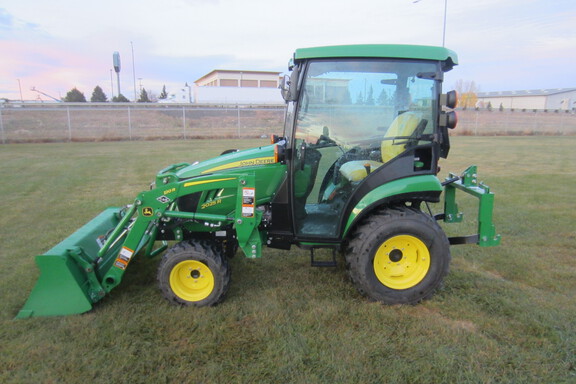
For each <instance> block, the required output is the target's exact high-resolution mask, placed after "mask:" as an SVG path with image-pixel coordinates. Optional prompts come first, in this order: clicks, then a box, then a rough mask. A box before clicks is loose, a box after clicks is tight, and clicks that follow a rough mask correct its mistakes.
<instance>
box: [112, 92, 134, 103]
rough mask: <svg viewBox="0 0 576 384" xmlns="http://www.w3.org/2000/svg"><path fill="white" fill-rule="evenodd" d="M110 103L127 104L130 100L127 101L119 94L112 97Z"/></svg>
mask: <svg viewBox="0 0 576 384" xmlns="http://www.w3.org/2000/svg"><path fill="white" fill-rule="evenodd" d="M112 102H114V103H129V102H130V100H128V99H127V98H126V96H124V95H123V94H120V96H114V97H113V98H112Z"/></svg>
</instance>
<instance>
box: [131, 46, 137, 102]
mask: <svg viewBox="0 0 576 384" xmlns="http://www.w3.org/2000/svg"><path fill="white" fill-rule="evenodd" d="M130 46H131V47H132V77H133V78H134V101H136V100H138V97H137V96H136V69H135V68H136V67H135V66H134V44H133V43H132V42H130Z"/></svg>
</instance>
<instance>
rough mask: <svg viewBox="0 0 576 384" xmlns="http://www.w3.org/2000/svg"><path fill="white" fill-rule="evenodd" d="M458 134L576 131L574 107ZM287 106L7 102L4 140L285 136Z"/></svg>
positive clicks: (470, 121)
mask: <svg viewBox="0 0 576 384" xmlns="http://www.w3.org/2000/svg"><path fill="white" fill-rule="evenodd" d="M458 116H459V122H458V126H457V127H456V129H454V130H453V131H451V133H452V134H455V135H474V136H494V135H576V114H575V113H574V112H573V111H570V112H566V111H520V110H519V111H510V110H508V111H500V110H493V111H488V110H461V111H458ZM283 125H284V106H281V105H279V106H254V105H228V106H226V105H221V106H195V105H190V104H180V105H174V104H170V105H168V104H137V105H134V104H129V105H127V104H111V103H103V104H96V103H88V104H87V103H77V104H75V103H58V104H25V103H24V104H15V103H10V104H4V105H1V106H0V131H1V132H0V133H1V143H2V144H6V143H26V142H73V141H119V140H159V139H193V138H250V137H261V136H264V135H266V136H268V135H270V134H281V133H282V131H283Z"/></svg>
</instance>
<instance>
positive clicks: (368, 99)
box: [364, 86, 374, 105]
mask: <svg viewBox="0 0 576 384" xmlns="http://www.w3.org/2000/svg"><path fill="white" fill-rule="evenodd" d="M364 104H366V105H374V88H372V86H370V89H369V90H368V96H367V97H366V100H365V101H364Z"/></svg>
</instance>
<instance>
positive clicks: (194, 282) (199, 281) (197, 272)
mask: <svg viewBox="0 0 576 384" xmlns="http://www.w3.org/2000/svg"><path fill="white" fill-rule="evenodd" d="M170 287H171V288H172V291H174V293H175V294H176V295H177V296H178V297H180V298H181V299H183V300H186V301H200V300H204V299H205V298H207V297H208V296H210V293H212V291H213V290H214V275H213V274H212V271H211V270H210V268H208V266H207V265H206V264H204V263H202V262H200V261H196V260H186V261H182V262H180V263H178V264H176V266H175V267H174V268H172V272H170Z"/></svg>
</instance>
